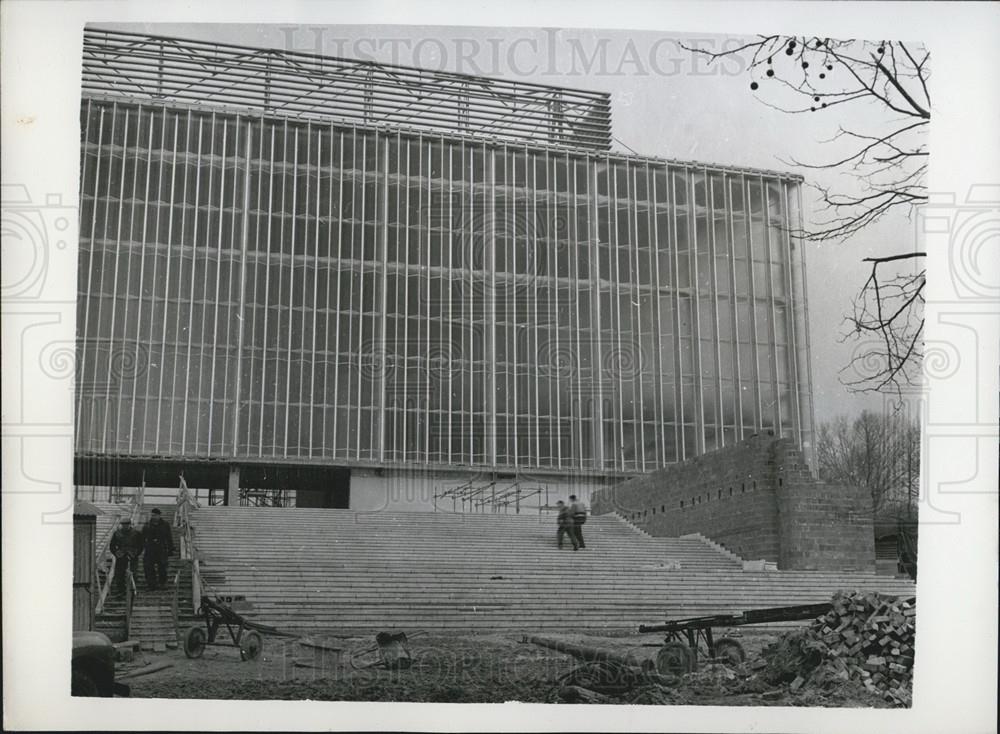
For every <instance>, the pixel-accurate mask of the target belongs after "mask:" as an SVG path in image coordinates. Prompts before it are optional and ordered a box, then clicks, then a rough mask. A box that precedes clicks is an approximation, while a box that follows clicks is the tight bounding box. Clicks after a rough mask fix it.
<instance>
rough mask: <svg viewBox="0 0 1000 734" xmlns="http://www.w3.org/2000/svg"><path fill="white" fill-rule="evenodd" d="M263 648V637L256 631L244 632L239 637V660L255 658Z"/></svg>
mask: <svg viewBox="0 0 1000 734" xmlns="http://www.w3.org/2000/svg"><path fill="white" fill-rule="evenodd" d="M263 649H264V639H263V638H262V637H261V636H260V635H259V634H258V633H257V632H245V633H244V634H243V637H242V638H240V660H256V659H257V658H258V657H260V652H261V650H263Z"/></svg>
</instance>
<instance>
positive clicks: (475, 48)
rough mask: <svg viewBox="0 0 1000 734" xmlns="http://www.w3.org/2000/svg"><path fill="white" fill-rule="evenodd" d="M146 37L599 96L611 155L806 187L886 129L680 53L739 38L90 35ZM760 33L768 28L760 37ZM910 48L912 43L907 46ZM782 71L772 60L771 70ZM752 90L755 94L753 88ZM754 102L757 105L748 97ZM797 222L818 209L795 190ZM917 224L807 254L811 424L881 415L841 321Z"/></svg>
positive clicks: (561, 31)
mask: <svg viewBox="0 0 1000 734" xmlns="http://www.w3.org/2000/svg"><path fill="white" fill-rule="evenodd" d="M99 27H106V28H114V29H118V30H131V31H137V32H147V33H152V34H158V35H167V36H177V37H181V38H191V39H199V40H206V41H218V42H223V43H234V44H241V45H251V46H260V47H269V48H280V49H286V50H296V51H306V52H312V53H321V54H325V55H332V56H343V57H349V58H360V59H370V60H375V61H380V62H385V63H397V64H403V65H407V66H420V67H424V68H431V69H440V70H446V71H458V72H463V73H471V74H478V75H486V76H494V77H501V78H512V79H520V80H522V81H530V82H537V83H543V84H553V85H558V86H567V87H578V88H582V89H591V90H597V91H604V92H608V93H610V95H611V100H612V132H613V135H614V138H615V143H614V148H616V149H618V150H623V151H629V150H631V151H634V152H637V153H640V154H643V155H649V156H655V157H663V158H674V159H680V160H695V161H701V162H705V163H717V164H725V165H735V166H746V167H753V168H764V169H771V170H780V171H789V172H793V173H799V174H802V175H803V176H805V178H806V183H807V184H810V183H818V184H820V185H823V186H832V187H835V188H836V189H838V190H844V191H847V192H857V191H858V190H859V189H858V183H857V181H856V180H855V179H854V178H853V177H851V176H849V175H845V174H844V173H843V172H842V171H833V172H831V171H816V170H813V169H808V168H803V167H798V166H796V165H794V164H793V163H792V161H802V162H805V163H810V164H819V163H823V162H825V161H829V160H835V159H836V158H837V157H838V155H837V154H838V153H840V152H842V151H843V150H844V148H843V147H842V146H841V145H840V144H839V143H830V142H824V141H829V140H830V138H832V137H833V136H834V135H835V134H836V133H837V131H838V128H839V127H841V126H843V127H848V128H851V127H853V128H856V129H862V130H878V129H881V128H880V126H882V125H885V124H887V123H888V122H890V120H888V119H887V118H885V117H884V115H883V113H882V111H881V110H880V109H877V108H876V107H875V106H867V107H866V106H865V105H864V104H858V105H843V106H838V107H835V108H830V109H829V110H821V111H819V112H817V113H815V114H813V113H806V114H798V115H789V114H787V113H785V112H781V111H779V110H776V109H773V108H771V107H769V106H767V105H766V104H764V103H762V101H761V99H765V100H767V101H772V102H773V101H779V102H782V101H786V100H782V99H781V98H780V96H779V97H776V96H775V90H774V88H773V87H772V88H770V89H769V88H768V87H767V86H766V82H765V80H764V79H763V78H761V77H760V75H759V74H754V76H753V77H751V76H750V72H749V71H748V70H747V64H746V62H745V61H743V60H742V59H740V58H730V59H726V60H722V61H719V62H716V63H714V64H709V63H708V62H707V60H706V59H705V58H704V57H703V56H700V55H696V54H693V53H692V52H690V51H688V50H685V49H684V48H683V47H682V46H681V44H682V43H683V44H684V45H686V46H689V47H690V46H696V47H698V48H704V49H706V50H715V51H720V50H728V49H730V48H734V47H736V46H738V45H740V42H741V41H740V39H737V38H733V37H725V36H713V35H710V34H703V35H682V34H670V33H669V32H650V31H641V30H637V31H626V30H622V31H612V30H600V31H588V30H582V29H571V28H538V29H530V28H472V27H456V26H433V27H432V26H391V25H379V26H357V25H355V26H347V25H343V26H333V25H331V26H316V25H309V26H294V25H270V26H261V25H248V24H130V25H126V24H99ZM765 30H766V29H765ZM917 40H918V41H919V39H917ZM779 60H780V59H779ZM752 78H753V79H756V80H759V81H760V82H761V89H760V90H759V91H758V92H757V93H755V92H753V91H751V89H750V81H751V79H752ZM758 95H759V96H758ZM803 202H804V213H803V216H804V218H805V224H806V226H807V227H808V225H809V224H810V221H812V220H813V219H814V214H815V213H816V212H817V211H818V207H817V201H816V194H815V193H814V191H813V190H812V189H811V188H809V187H808V186H805V187H804V188H803ZM916 242H917V232H916V226H915V222H914V221H911V220H910V219H909V218H908V217H907V216H904V215H902V214H901V213H894V214H889V215H887V216H886V217H884V218H883V220H881V221H880V222H878V223H876V224H875V225H873V226H871V227H869V228H867V229H866V230H864V231H863V232H861V233H859V234H857V235H855V236H852V237H851V238H850V239H849V240H847V241H846V242H844V243H815V242H807V243H805V254H806V263H807V266H806V273H807V276H806V287H807V292H808V308H809V320H810V338H811V343H812V357H813V360H812V373H813V385H814V398H815V414H816V421H817V423H818V424H819V423H823V422H826V421H829V420H831V419H832V418H833V417H835V416H837V415H846V416H853V415H856V414H858V413H860V412H861V411H862V410H865V409H868V410H878V411H880V410H883V409H884V407H885V406H886V405H887V401H888V398H887V397H885V396H882V395H878V394H858V393H852V392H850V391H849V390H848V389H847V388H846V387H845V386H844V385H843V384H842V382H841V380H842V379H845V378H848V377H851V376H852V375H851V374H850V373H844V374H843V375H841V370H842V369H843V368H844V366H845V365H846V364H847V363H848V362H849V360H850V359H851V357H852V355H853V354H854V351H855V349H857V343H856V342H853V341H850V340H844V338H843V335H844V332H845V323H844V316H845V314H846V313H847V312H848V311H849V310H850V307H851V300H852V297H853V296H854V295H855V294H856V293H857V291H858V290H859V289H860V287H861V285H862V284H863V283H864V281H865V279H866V277H867V275H868V266H866V265H865V264H864V263H862V262H861V261H862V259H863V258H864V257H869V256H873V255H884V254H890V253H897V252H901V251H906V250H913V249H917V248H916Z"/></svg>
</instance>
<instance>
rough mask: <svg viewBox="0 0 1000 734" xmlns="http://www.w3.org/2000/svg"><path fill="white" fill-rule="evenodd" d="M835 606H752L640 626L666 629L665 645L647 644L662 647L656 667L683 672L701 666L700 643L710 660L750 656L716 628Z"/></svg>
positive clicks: (792, 617)
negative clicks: (725, 612)
mask: <svg viewBox="0 0 1000 734" xmlns="http://www.w3.org/2000/svg"><path fill="white" fill-rule="evenodd" d="M831 609H833V605H832V604H831V603H829V602H823V603H820V604H800V605H797V606H788V607H767V608H765V609H751V610H749V611H746V612H742V613H741V614H716V615H711V616H706V617H689V618H688V619H677V620H671V621H669V622H666V623H664V624H653V625H645V624H643V625H639V632H666V633H667V636H666V638H665V639H664V641H663V644H662V646H661V645H660V644H659V643H647V644H645V645H643V647H660V652H659V653H658V654H657V656H656V668H657V670H658V671H659V672H661V673H672V674H674V675H683V674H684V673H689V672H691V671H693V670H695V669H696V668H697V666H698V652H699V646H700V645H701V644H702V643H703V646H704V647H703V649H704V652H705V653H707V656H708V657H709V658H710V659H719V658H721V659H723V660H725V661H727V662H730V663H733V664H739V663H742V662H743V661H744V660H745V659H746V653H745V652H744V651H743V646H742V645H741V644H740V643H739V642H738V641H737V640H734V639H733V638H731V637H722V638H719V639H718V640H716V639H715V635H714V633H713V630H714V629H715V628H716V627H742V626H745V625H750V624H769V623H774V622H795V621H801V620H806V619H815V618H816V617H819V616H821V615H823V614H826V613H827V612H829V611H830V610H831Z"/></svg>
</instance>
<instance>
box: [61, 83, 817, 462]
mask: <svg viewBox="0 0 1000 734" xmlns="http://www.w3.org/2000/svg"><path fill="white" fill-rule="evenodd" d="M82 125H83V145H82V167H81V171H82V191H81V229H80V236H81V243H80V244H81V247H80V299H79V319H78V334H79V347H78V352H79V359H78V394H77V426H76V441H77V448H78V450H79V451H81V452H85V453H88V452H94V453H107V454H130V455H150V454H156V455H166V456H171V455H176V456H181V457H183V456H209V457H226V458H240V457H274V458H295V459H314V460H316V461H320V462H344V461H348V462H350V461H356V462H362V463H373V464H405V465H413V464H437V465H446V464H448V465H468V466H478V467H509V468H521V469H525V470H527V469H532V468H550V469H567V470H571V469H581V470H599V471H607V470H619V471H646V470H651V469H654V468H656V467H659V466H662V465H664V464H666V463H670V462H675V461H679V460H682V459H685V458H690V457H692V456H695V455H697V454H700V453H704V452H705V451H711V450H713V449H716V448H719V447H722V446H726V445H730V444H732V443H733V442H735V441H737V440H739V439H741V438H742V437H744V436H747V435H749V434H751V433H754V432H756V431H759V430H762V429H771V430H774V431H775V433H780V434H783V435H788V436H791V437H793V438H796V439H798V440H801V439H802V437H803V435H805V433H806V432H808V431H810V430H811V425H808V423H809V420H808V418H807V419H806V421H805V422H806V424H807V425H804V424H803V419H802V417H801V416H803V415H808V411H804V410H802V409H801V408H800V403H802V404H805V403H804V401H803V396H808V391H809V389H810V387H809V385H808V384H804V383H805V380H804V379H803V378H800V375H804V374H807V372H805V371H803V370H801V369H800V365H798V364H797V360H801V359H802V358H803V356H802V355H803V354H805V353H806V352H804V351H803V348H802V345H803V342H804V340H805V335H804V334H802V333H800V332H801V330H802V326H801V323H804V320H803V319H802V318H801V314H800V313H797V309H801V308H803V306H804V304H803V303H802V302H801V295H799V294H797V293H795V292H794V291H793V283H798V282H799V281H800V280H801V279H800V278H798V277H797V276H796V272H795V269H796V268H801V263H800V260H799V258H798V256H797V255H796V254H795V251H794V248H796V247H797V243H796V242H795V241H794V240H792V239H791V238H790V237H789V234H788V232H789V229H790V228H794V227H795V225H796V222H794V221H791V218H790V215H789V211H791V210H792V209H791V206H790V204H791V200H792V199H794V198H795V197H797V191H796V189H797V186H798V184H797V182H795V181H793V180H789V179H783V178H779V177H777V176H769V175H765V174H758V173H750V172H737V171H725V170H719V169H715V168H710V167H699V166H696V165H681V164H675V163H668V162H665V161H657V160H649V159H642V158H630V157H618V156H612V155H607V154H595V153H587V152H585V151H573V150H567V149H560V148H539V147H529V146H526V145H517V144H507V145H505V144H498V143H494V142H491V141H482V140H473V139H469V138H466V139H459V138H451V137H442V136H440V135H437V136H435V135H419V134H404V133H402V132H392V131H386V130H377V131H376V130H371V129H366V128H362V127H351V126H343V125H338V124H335V123H333V122H331V123H329V124H322V123H317V122H314V121H313V122H303V121H296V120H292V119H282V118H277V117H270V116H268V117H261V116H259V115H256V116H246V115H241V114H236V113H231V112H227V111H223V110H217V111H212V110H207V109H197V110H196V109H193V108H192V109H182V108H177V107H164V106H156V105H142V104H128V103H123V102H112V101H104V100H97V99H85V101H84V104H83V109H82ZM797 316H798V318H796V317H797ZM800 322H801V323H800Z"/></svg>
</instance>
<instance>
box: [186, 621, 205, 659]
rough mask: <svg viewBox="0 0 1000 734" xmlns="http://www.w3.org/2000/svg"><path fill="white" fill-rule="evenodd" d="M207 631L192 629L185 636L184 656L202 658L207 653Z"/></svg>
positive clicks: (197, 628) (198, 628) (199, 628)
mask: <svg viewBox="0 0 1000 734" xmlns="http://www.w3.org/2000/svg"><path fill="white" fill-rule="evenodd" d="M205 637H206V635H205V630H203V629H202V628H201V627H191V628H190V629H188V631H187V634H185V635H184V654H185V655H187V656H188V657H189V658H200V657H201V656H202V654H203V653H204V652H205Z"/></svg>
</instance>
